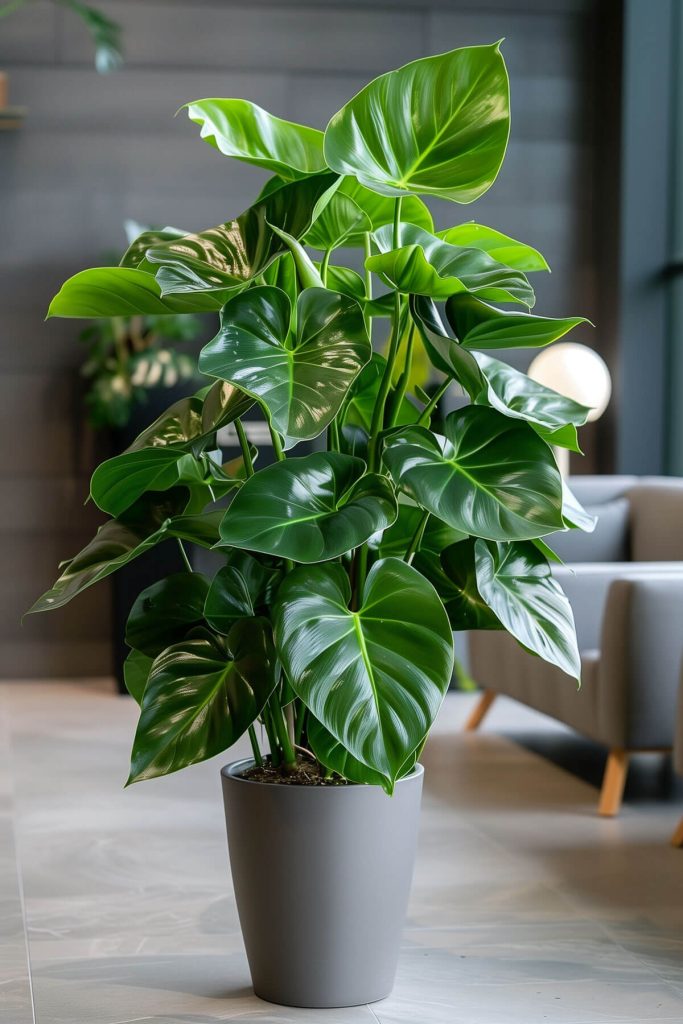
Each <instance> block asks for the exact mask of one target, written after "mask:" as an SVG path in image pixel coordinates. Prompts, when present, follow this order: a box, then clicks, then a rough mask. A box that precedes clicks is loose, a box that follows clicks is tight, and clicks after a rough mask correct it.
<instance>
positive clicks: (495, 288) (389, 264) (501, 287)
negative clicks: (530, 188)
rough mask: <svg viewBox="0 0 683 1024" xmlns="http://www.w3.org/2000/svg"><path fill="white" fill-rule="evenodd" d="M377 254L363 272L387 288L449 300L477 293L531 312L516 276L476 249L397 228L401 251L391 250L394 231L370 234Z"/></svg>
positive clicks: (410, 227)
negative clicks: (527, 307) (384, 284)
mask: <svg viewBox="0 0 683 1024" xmlns="http://www.w3.org/2000/svg"><path fill="white" fill-rule="evenodd" d="M373 240H374V241H375V243H376V245H377V248H378V249H379V252H378V253H377V254H375V255H374V256H369V257H368V259H366V261H365V266H366V267H367V269H368V270H371V271H372V272H373V273H374V274H379V276H380V277H381V278H382V280H383V281H384V282H385V283H386V284H388V285H389V287H391V288H397V289H398V290H399V291H401V292H407V293H412V294H414V295H428V296H430V297H431V298H434V299H447V298H448V297H449V296H451V295H456V294H457V293H458V292H465V293H468V292H476V293H477V294H478V295H481V296H482V298H485V299H491V300H492V301H493V302H521V303H523V304H524V305H526V306H533V304H534V301H535V299H534V292H533V289H532V287H531V285H530V284H529V282H528V281H527V279H526V278H525V276H524V274H522V273H521V272H520V271H519V270H512V269H511V268H510V267H506V266H505V265H504V264H503V263H497V262H496V261H495V260H494V259H492V258H491V257H490V256H489V255H488V253H485V252H482V251H481V250H480V249H461V248H459V247H457V246H455V245H449V244H448V242H444V241H442V239H440V238H437V237H436V235H431V234H430V233H429V232H428V231H424V230H423V229H422V228H418V227H416V226H415V225H414V224H403V223H402V224H401V225H400V227H399V243H400V244H399V247H398V248H397V249H395V248H394V247H393V226H392V225H389V224H387V225H386V226H385V227H383V228H379V230H378V231H375V233H374V234H373Z"/></svg>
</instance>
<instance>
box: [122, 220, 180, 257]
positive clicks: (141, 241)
mask: <svg viewBox="0 0 683 1024" xmlns="http://www.w3.org/2000/svg"><path fill="white" fill-rule="evenodd" d="M128 223H130V222H127V224H128ZM187 233H188V232H187V231H181V230H180V228H171V227H167V228H148V229H147V230H146V231H141V232H140V234H139V235H137V236H136V237H135V238H134V239H133V241H132V242H131V243H130V245H129V246H128V248H127V249H126V251H125V252H124V254H123V256H122V257H121V259H120V260H119V266H120V267H139V266H140V264H144V260H145V253H146V252H147V250H148V249H149V248H151V247H152V246H153V245H158V243H159V242H170V241H172V240H173V239H175V238H182V237H183V236H184V235H186V234H187Z"/></svg>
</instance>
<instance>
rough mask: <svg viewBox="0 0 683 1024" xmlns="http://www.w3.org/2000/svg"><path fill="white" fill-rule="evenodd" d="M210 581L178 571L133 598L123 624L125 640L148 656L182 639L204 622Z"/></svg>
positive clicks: (200, 576) (154, 655)
mask: <svg viewBox="0 0 683 1024" xmlns="http://www.w3.org/2000/svg"><path fill="white" fill-rule="evenodd" d="M208 592H209V581H208V580H207V579H206V577H205V576H202V574H201V573H198V572H178V573H173V574H172V575H171V576H167V577H166V578H165V579H163V580H159V581H158V582H157V583H153V584H152V585H151V587H147V588H146V589H145V590H143V591H142V593H141V594H139V595H138V597H137V598H136V600H135V602H134V604H133V607H132V608H131V610H130V614H129V616H128V621H127V623H126V643H127V644H128V646H129V647H133V648H135V650H136V651H141V652H142V653H143V654H146V655H147V656H148V657H150V658H156V656H157V655H158V654H161V652H162V651H163V650H164V649H165V648H166V647H170V646H171V644H175V643H178V642H179V641H180V640H184V639H185V636H186V634H187V632H188V630H189V629H191V628H192V627H193V626H197V625H199V624H200V623H202V622H203V621H204V601H205V600H206V595H207V594H208Z"/></svg>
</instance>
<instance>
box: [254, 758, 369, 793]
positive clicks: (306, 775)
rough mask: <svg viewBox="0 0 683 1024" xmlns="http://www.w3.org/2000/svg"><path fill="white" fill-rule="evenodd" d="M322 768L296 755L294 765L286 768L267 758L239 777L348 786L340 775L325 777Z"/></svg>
mask: <svg viewBox="0 0 683 1024" xmlns="http://www.w3.org/2000/svg"><path fill="white" fill-rule="evenodd" d="M323 772H324V769H323V768H321V766H320V765H318V764H317V763H316V762H314V761H310V760H308V759H307V758H303V757H298V758H297V762H296V767H293V768H290V769H289V770H288V769H286V768H285V767H284V766H283V767H280V768H275V767H274V766H273V765H272V764H271V763H270V762H269V761H268V760H266V761H264V763H263V764H262V765H261V766H259V765H254V766H253V767H252V768H247V770H246V771H245V772H242V774H241V776H240V777H241V778H243V779H249V781H250V782H269V783H272V784H273V785H275V786H348V785H349V783H348V782H347V781H346V779H342V778H341V776H340V775H334V774H333V775H331V776H330V777H329V778H325V776H324V774H323Z"/></svg>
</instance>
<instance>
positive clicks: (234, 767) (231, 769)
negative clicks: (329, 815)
mask: <svg viewBox="0 0 683 1024" xmlns="http://www.w3.org/2000/svg"><path fill="white" fill-rule="evenodd" d="M253 764H255V761H254V758H253V757H242V758H240V760H239V761H231V762H230V763H229V764H226V765H224V766H223V767H222V768H221V776H222V777H223V778H225V779H230V780H231V781H233V782H242V783H244V784H245V785H248V786H262V787H267V788H268V789H286V790H287V791H288V792H291V791H292V790H294V791H297V790H302V791H304V792H306V793H350V792H353V791H354V790H368V789H377V790H380V791H381V792H384V790H383V789H382V787H381V786H378V785H376V784H374V783H368V782H359V783H356V782H354V783H351V785H349V786H278V785H277V784H276V783H274V782H260V781H259V780H258V779H245V778H244V777H242V776H240V775H238V774H237V773H238V772H240V771H244V769H245V768H247V767H251V766H252V765H253ZM421 775H424V767H423V766H422V765H421V764H420V762H419V761H418V762H417V763H416V764H415V767H414V768H413V770H412V771H411V772H410V773H409V774H408V775H404V776H403V778H401V779H397V780H396V782H395V783H394V785H395V786H400V785H401V783H403V782H412V781H414V780H415V779H419V778H420V776H421Z"/></svg>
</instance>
